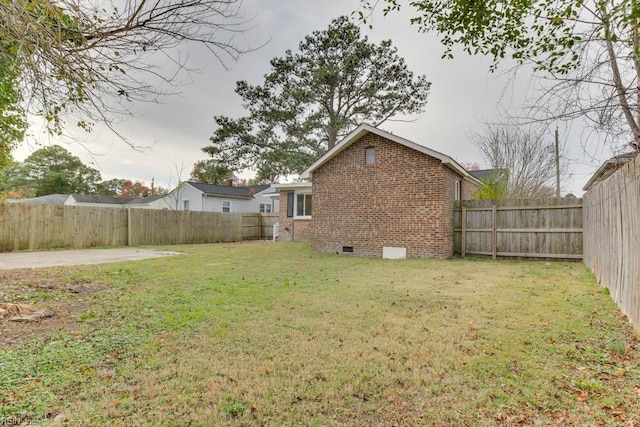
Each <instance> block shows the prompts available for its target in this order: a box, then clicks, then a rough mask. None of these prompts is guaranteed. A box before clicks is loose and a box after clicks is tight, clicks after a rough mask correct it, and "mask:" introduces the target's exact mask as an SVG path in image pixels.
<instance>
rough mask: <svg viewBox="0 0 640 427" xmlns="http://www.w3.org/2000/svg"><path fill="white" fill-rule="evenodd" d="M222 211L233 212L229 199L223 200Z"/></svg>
mask: <svg viewBox="0 0 640 427" xmlns="http://www.w3.org/2000/svg"><path fill="white" fill-rule="evenodd" d="M222 212H231V202H230V201H229V200H223V201H222Z"/></svg>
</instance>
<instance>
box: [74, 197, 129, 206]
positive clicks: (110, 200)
mask: <svg viewBox="0 0 640 427" xmlns="http://www.w3.org/2000/svg"><path fill="white" fill-rule="evenodd" d="M71 197H73V199H74V200H75V201H76V202H78V203H99V204H104V205H126V204H127V203H129V201H130V200H131V198H130V197H113V196H96V195H94V194H72V195H71Z"/></svg>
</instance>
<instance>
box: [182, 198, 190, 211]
mask: <svg viewBox="0 0 640 427" xmlns="http://www.w3.org/2000/svg"><path fill="white" fill-rule="evenodd" d="M182 209H184V210H185V211H188V210H189V201H188V200H183V201H182Z"/></svg>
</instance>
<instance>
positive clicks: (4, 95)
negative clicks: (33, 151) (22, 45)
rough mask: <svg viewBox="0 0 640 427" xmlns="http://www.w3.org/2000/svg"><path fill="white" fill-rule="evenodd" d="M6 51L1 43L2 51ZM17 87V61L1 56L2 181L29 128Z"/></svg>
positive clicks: (0, 156) (0, 130)
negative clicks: (13, 152) (14, 152)
mask: <svg viewBox="0 0 640 427" xmlns="http://www.w3.org/2000/svg"><path fill="white" fill-rule="evenodd" d="M5 49H6V48H5V47H4V46H3V45H2V44H1V43H0V51H1V50H5ZM17 85H18V73H17V71H16V61H15V60H13V59H12V58H11V57H5V56H3V55H0V181H2V179H3V177H4V174H5V172H6V171H7V169H9V168H10V167H11V165H12V164H13V157H12V156H11V150H12V149H13V148H15V147H16V146H17V145H18V143H20V142H21V141H22V139H23V138H24V133H25V130H26V128H27V122H26V118H25V112H24V110H23V109H22V108H21V107H20V101H21V98H20V93H19V92H18V90H17Z"/></svg>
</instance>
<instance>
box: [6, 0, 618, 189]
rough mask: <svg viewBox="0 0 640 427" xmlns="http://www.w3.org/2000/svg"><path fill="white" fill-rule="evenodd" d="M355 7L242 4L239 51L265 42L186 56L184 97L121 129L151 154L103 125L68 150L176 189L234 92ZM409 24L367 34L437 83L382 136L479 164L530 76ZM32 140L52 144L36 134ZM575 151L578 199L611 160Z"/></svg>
mask: <svg viewBox="0 0 640 427" xmlns="http://www.w3.org/2000/svg"><path fill="white" fill-rule="evenodd" d="M358 5H359V0H351V1H343V0H327V1H324V2H311V1H304V2H303V1H299V0H298V1H294V0H262V1H261V0H246V1H245V3H244V8H245V13H246V15H247V16H248V17H253V16H255V19H254V21H253V25H254V28H253V29H252V30H251V31H250V32H248V33H245V34H241V35H239V36H238V38H237V40H236V41H237V43H239V44H240V45H242V46H253V47H255V46H260V45H262V44H264V43H265V41H269V42H268V43H267V44H266V45H265V46H263V47H262V48H260V49H258V50H256V51H254V52H250V53H248V54H247V55H245V56H243V57H242V58H240V60H239V61H238V62H237V63H233V64H228V65H229V66H230V69H229V70H225V69H224V67H222V66H221V65H220V64H219V63H218V62H217V61H216V60H215V58H213V57H212V56H211V55H210V54H209V53H208V52H207V51H206V50H205V49H203V48H201V47H196V46H191V47H188V50H187V48H183V49H185V50H184V52H183V53H184V54H188V55H189V57H190V60H191V61H192V64H194V65H195V67H196V68H198V69H199V71H198V72H194V73H192V74H191V75H190V76H188V78H186V77H185V78H184V79H183V80H184V83H185V85H184V86H182V87H180V88H179V89H180V90H181V94H180V95H174V96H170V97H167V98H164V99H162V100H161V102H160V103H149V104H145V103H140V104H137V105H135V110H136V111H137V116H136V117H135V118H129V119H127V120H125V121H124V122H122V123H121V124H120V125H119V126H118V129H119V131H121V132H122V133H123V134H124V135H126V136H127V137H128V138H129V139H130V140H131V141H132V142H133V143H134V144H136V145H139V146H150V147H151V148H149V149H146V150H144V151H142V152H137V151H134V150H131V149H130V148H129V147H128V146H127V145H126V144H124V143H123V142H122V141H120V140H118V139H117V138H116V137H115V136H114V135H113V134H111V133H110V132H109V131H108V130H106V129H105V128H104V127H103V126H97V127H96V129H95V131H94V132H93V134H91V135H84V134H79V133H77V134H76V135H77V136H78V138H80V139H81V140H83V141H85V142H86V143H85V144H83V145H84V146H86V147H84V146H83V145H81V144H72V145H70V146H68V148H69V149H70V151H72V152H73V153H74V154H76V155H78V156H79V157H81V158H82V159H83V160H84V161H85V162H87V163H89V162H92V161H94V162H95V163H94V166H97V167H98V168H99V169H100V171H101V173H102V175H103V178H105V179H109V178H114V177H118V178H128V179H134V180H140V181H144V182H146V183H149V182H150V181H151V179H152V178H155V181H156V184H158V185H163V186H168V185H170V184H175V183H176V180H177V179H176V171H175V169H176V165H178V167H180V166H181V165H182V166H184V174H183V176H182V179H186V178H187V177H188V175H189V172H190V171H191V165H192V163H193V162H194V161H196V160H198V159H204V158H206V155H205V154H204V153H203V152H202V151H201V149H202V148H203V147H204V146H206V145H207V144H208V138H209V136H211V134H212V133H213V130H214V121H213V116H215V115H229V116H233V117H239V116H241V115H242V114H243V109H242V105H241V100H240V98H239V97H238V96H237V95H236V94H235V92H234V89H235V83H236V81H238V80H247V81H249V82H250V83H253V84H258V83H260V82H261V79H262V76H263V75H264V74H266V73H267V72H268V71H269V67H270V65H269V61H270V60H271V59H272V58H273V57H276V56H282V55H283V54H284V52H285V50H286V49H292V50H295V49H296V48H297V45H298V43H299V42H300V41H301V40H302V39H303V38H304V36H305V35H307V34H309V33H311V32H312V31H314V30H322V29H324V28H326V27H327V25H328V24H329V22H330V21H331V20H332V19H333V18H335V17H337V16H339V15H344V14H347V15H348V14H350V13H351V11H353V10H354V9H356V8H357V7H358ZM408 18H409V17H408V16H406V15H402V14H396V15H391V16H389V17H387V18H384V19H383V18H382V17H376V18H375V19H374V21H373V24H374V28H373V30H369V29H368V28H363V33H364V34H366V35H367V36H368V37H369V38H370V40H372V41H375V42H379V41H380V40H383V39H391V40H393V42H394V45H395V46H396V47H397V48H398V50H399V53H400V55H402V56H403V57H404V58H405V59H406V61H407V63H408V65H409V67H410V69H411V70H412V71H414V73H416V74H424V75H426V76H427V79H428V80H429V81H431V82H432V91H431V95H430V97H429V100H428V104H427V107H426V110H425V113H424V114H423V115H421V116H420V117H417V118H416V120H415V121H413V122H388V123H386V124H385V125H383V126H382V127H383V128H384V129H385V130H388V131H391V132H394V133H396V134H398V135H400V136H402V137H404V138H407V139H410V140H413V141H415V142H417V143H420V144H424V145H427V146H429V147H430V148H433V149H435V150H437V151H442V152H444V153H446V154H448V155H450V156H452V157H453V158H455V159H457V160H458V161H461V162H479V163H482V160H481V158H480V157H479V154H478V151H477V150H476V148H475V146H474V145H473V143H472V141H471V139H470V136H469V135H470V132H471V131H479V130H481V129H482V121H483V120H489V121H491V120H496V118H497V117H498V115H499V113H500V112H501V111H502V110H504V109H508V110H509V109H513V108H516V107H517V106H518V105H519V104H521V103H522V99H523V93H524V91H525V90H526V84H527V80H526V76H524V77H525V78H524V79H521V80H519V81H517V82H516V83H514V84H513V85H511V86H507V90H506V91H505V89H504V88H505V85H506V84H507V82H508V79H507V78H506V77H505V76H500V75H493V74H490V73H489V72H488V66H489V64H490V61H489V60H488V59H487V58H481V57H469V56H467V55H464V54H459V55H457V57H456V59H454V60H442V59H441V58H440V56H441V54H442V47H441V46H440V45H439V43H438V40H437V37H436V36H433V35H427V34H418V33H417V32H416V29H415V28H413V27H411V26H410V25H409V23H408ZM34 139H35V140H39V141H40V142H43V141H45V140H46V139H45V138H44V137H43V136H41V135H39V134H38V135H36V136H35V137H34ZM51 142H55V140H51ZM549 142H550V143H551V139H550V140H549ZM87 147H88V150H87ZM34 148H37V146H35V145H34V144H33V142H32V143H30V144H25V145H24V146H23V147H21V148H20V149H19V150H18V152H17V153H16V157H17V158H18V159H19V160H21V159H23V158H24V157H26V155H28V154H29V152H31V151H33V149H34ZM571 148H572V149H571V150H570V156H571V157H572V158H576V159H577V160H579V161H580V162H581V163H576V162H574V165H573V172H574V173H575V174H576V178H577V179H576V180H575V182H573V183H572V184H571V185H569V186H568V188H567V189H568V190H569V191H572V192H574V193H578V194H579V193H580V191H579V189H580V187H581V186H582V185H583V184H584V182H586V180H587V179H588V178H589V176H588V175H589V173H590V172H591V171H593V170H594V169H595V168H596V167H597V163H598V161H597V160H602V159H603V158H605V157H608V153H600V154H599V158H598V159H597V160H596V161H593V160H587V159H585V157H584V154H583V153H582V150H581V148H580V147H579V144H575V143H572V145H571ZM91 153H93V154H91Z"/></svg>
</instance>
